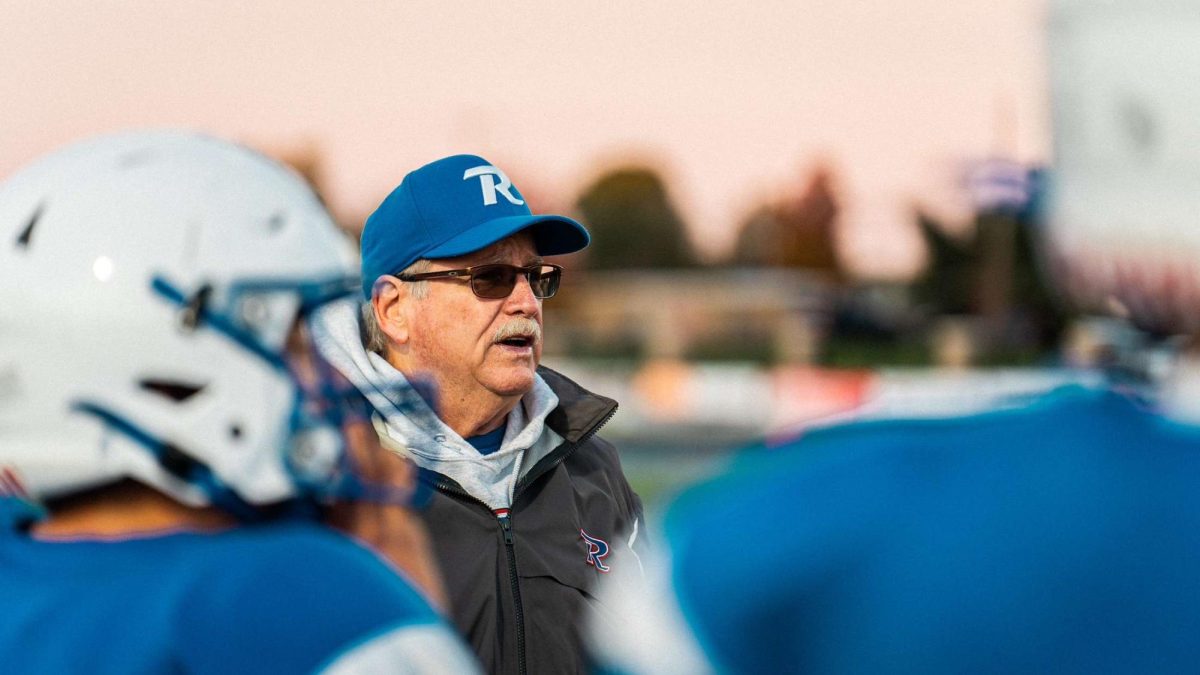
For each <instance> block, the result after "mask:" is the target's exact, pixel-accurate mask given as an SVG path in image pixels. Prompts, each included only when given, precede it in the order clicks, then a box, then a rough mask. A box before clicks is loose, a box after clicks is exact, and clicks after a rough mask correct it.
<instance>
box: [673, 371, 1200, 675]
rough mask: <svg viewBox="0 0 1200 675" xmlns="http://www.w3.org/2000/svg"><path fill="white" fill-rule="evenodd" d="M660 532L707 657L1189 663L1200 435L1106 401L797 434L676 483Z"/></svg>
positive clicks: (891, 662)
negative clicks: (715, 471)
mask: <svg viewBox="0 0 1200 675" xmlns="http://www.w3.org/2000/svg"><path fill="white" fill-rule="evenodd" d="M665 529H666V532H665V534H666V536H667V538H668V540H669V542H670V546H671V553H672V565H673V569H672V573H673V584H674V589H675V594H676V596H677V597H676V600H677V601H678V604H679V606H680V608H681V610H682V612H683V615H684V617H685V618H686V620H687V622H688V624H689V625H690V627H691V628H692V630H693V631H694V633H695V636H696V638H697V640H698V642H699V644H700V645H701V646H702V647H703V649H704V650H705V652H706V653H707V655H708V657H709V658H710V659H711V660H712V661H713V663H714V664H715V665H716V666H717V667H718V668H719V669H721V670H724V671H729V672H793V671H805V672H823V673H830V672H913V673H949V672H1031V671H1038V672H1095V671H1107V672H1113V671H1116V672H1166V671H1175V672H1178V671H1183V670H1192V669H1194V668H1195V666H1196V664H1197V663H1200V640H1198V639H1196V636H1197V634H1198V631H1200V430H1197V429H1196V428H1193V427H1188V426H1183V425H1179V424H1176V423H1173V422H1171V421H1168V420H1166V419H1164V418H1161V417H1159V416H1156V415H1154V414H1151V413H1148V412H1145V411H1143V410H1141V409H1139V408H1138V407H1137V406H1136V405H1135V404H1133V403H1131V402H1129V401H1128V400H1126V399H1124V398H1122V397H1120V396H1117V395H1115V394H1110V393H1102V392H1094V391H1084V390H1072V391H1065V392H1058V393H1054V394H1051V395H1050V396H1048V397H1047V398H1046V399H1044V400H1042V401H1040V402H1038V403H1037V404H1036V405H1035V406H1033V407H1031V408H1028V409H1025V410H1014V411H1008V412H996V413H990V414H985V415H979V416H974V417H967V418H960V419H951V420H923V421H890V422H868V423H861V424H855V425H849V426H845V427H839V428H832V429H828V430H823V431H818V432H814V433H812V434H809V435H806V436H804V437H802V438H801V439H799V440H797V441H796V442H794V443H792V444H790V445H788V446H784V447H782V448H779V449H777V450H774V451H758V452H753V453H751V454H750V456H749V457H747V458H746V459H745V460H744V461H742V462H741V463H740V466H739V467H738V468H737V469H736V470H734V471H733V472H731V473H730V474H728V475H726V476H724V477H720V478H717V479H715V480H713V481H711V482H709V483H707V484H704V485H701V486H699V487H697V488H694V489H692V490H690V491H689V492H687V493H685V494H684V495H683V496H682V497H681V498H680V499H679V500H678V501H677V502H676V503H675V504H674V505H673V506H672V508H671V510H670V511H669V513H668V515H667V519H666V526H665Z"/></svg>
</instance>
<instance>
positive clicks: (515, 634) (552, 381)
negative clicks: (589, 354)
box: [424, 369, 641, 673]
mask: <svg viewBox="0 0 1200 675" xmlns="http://www.w3.org/2000/svg"><path fill="white" fill-rule="evenodd" d="M540 372H541V375H542V377H543V379H544V380H545V381H546V382H547V384H548V385H549V386H550V388H551V389H553V390H554V392H555V393H556V394H557V395H558V398H559V405H558V407H556V408H555V409H554V410H553V412H551V413H550V415H549V416H548V417H547V418H546V426H547V427H549V428H550V429H551V430H553V431H554V432H555V433H557V434H558V435H560V436H561V437H562V442H561V443H560V444H559V445H558V446H557V447H555V448H554V449H553V450H552V451H551V452H550V453H549V454H547V455H546V456H544V457H542V458H541V459H540V460H539V461H538V462H537V463H536V464H534V465H533V466H532V467H531V468H530V469H529V470H528V471H527V472H525V473H524V474H523V475H522V476H521V477H520V479H519V480H518V481H517V483H516V490H515V493H514V497H513V501H512V506H511V508H510V509H509V510H508V511H507V512H506V513H505V512H504V511H500V512H499V513H497V512H494V511H493V510H491V509H489V508H488V507H487V505H485V504H483V503H482V502H480V501H478V500H476V499H475V498H473V497H472V496H471V495H469V494H467V493H466V492H465V491H464V490H463V489H462V488H461V487H460V486H459V485H458V483H456V482H455V481H454V480H452V479H450V478H447V477H445V476H440V475H439V476H438V477H437V478H436V479H435V480H434V481H433V482H434V483H435V485H434V487H435V489H436V491H435V493H434V497H433V499H432V502H431V504H430V506H429V508H428V509H427V510H426V511H425V512H424V519H425V525H426V526H427V527H428V529H429V532H430V534H431V536H432V539H433V545H434V548H435V551H436V555H437V558H438V561H439V562H440V563H441V567H442V573H443V575H444V577H445V582H446V587H447V591H448V593H449V597H450V606H451V610H452V611H451V614H452V618H453V620H454V623H455V624H457V625H458V628H459V630H460V631H461V632H462V634H463V635H464V636H465V637H466V639H467V641H468V642H469V643H470V645H471V647H472V648H473V649H474V650H475V652H476V654H478V656H479V658H480V661H481V662H482V664H483V667H484V669H485V670H486V671H488V672H494V673H575V672H582V671H584V670H585V662H584V650H583V647H582V646H581V635H580V632H581V628H582V627H581V620H582V616H583V613H584V611H585V610H586V609H587V606H588V604H589V603H588V601H589V600H592V596H593V592H594V590H595V587H596V584H597V582H598V581H599V580H600V578H601V577H602V576H603V575H604V574H605V573H606V572H607V571H609V570H611V566H612V565H617V564H635V563H636V562H637V561H636V558H635V557H634V556H625V557H623V558H621V559H620V560H619V561H614V558H617V557H619V556H613V557H609V554H610V553H612V552H615V551H616V550H617V549H618V547H621V548H626V547H628V548H633V547H634V546H635V544H637V533H636V529H635V528H636V527H637V526H638V522H639V520H640V516H641V502H640V501H639V499H638V497H637V495H636V494H634V492H633V490H632V489H630V487H629V484H628V483H627V482H626V480H625V476H624V475H623V474H622V472H621V464H620V460H619V459H618V458H617V452H616V449H615V448H613V446H612V445H611V444H609V443H608V442H606V441H604V440H603V439H601V438H599V437H597V436H596V435H595V433H596V431H597V430H598V429H599V428H600V426H601V425H603V424H604V422H605V421H607V420H608V418H610V417H611V416H612V415H613V413H614V412H615V411H616V407H617V406H616V403H615V402H613V401H612V400H611V399H607V398H604V397H601V396H596V395H594V394H591V393H590V392H587V391H586V390H584V389H583V388H581V387H580V386H579V385H577V384H575V383H574V382H572V381H570V380H568V379H567V378H565V377H563V376H562V375H559V374H558V373H555V372H553V371H551V370H548V369H541V371H540ZM435 475H436V474H435Z"/></svg>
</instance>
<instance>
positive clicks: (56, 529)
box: [0, 132, 474, 673]
mask: <svg viewBox="0 0 1200 675" xmlns="http://www.w3.org/2000/svg"><path fill="white" fill-rule="evenodd" d="M356 287H357V279H356V274H355V261H354V257H353V254H352V249H351V248H350V246H349V244H348V242H346V241H344V240H343V238H342V237H341V236H340V235H339V233H338V232H337V230H336V227H335V226H334V224H333V222H332V221H331V220H330V218H329V216H328V214H327V213H326V212H325V210H324V209H323V208H322V206H321V204H320V203H319V201H318V199H317V198H316V196H315V195H314V194H313V193H312V192H311V191H310V190H309V189H308V188H307V186H306V185H305V184H304V183H303V181H302V180H301V179H300V178H298V177H297V176H296V175H295V174H293V173H292V172H290V171H288V170H286V169H285V168H283V167H282V166H280V165H278V164H276V163H274V162H272V161H270V160H268V159H266V158H265V157H262V156H261V155H258V154H256V153H254V152H251V151H249V150H246V149H243V148H240V147H237V146H234V145H230V144H228V143H225V142H223V141H219V140H216V139H212V138H207V137H203V136H198V135H191V134H186V133H177V132H149V133H129V134H122V135H117V136H111V137H105V138H101V139H98V140H94V141H89V142H84V143H80V144H78V145H75V146H73V147H70V148H68V149H66V150H62V151H60V152H58V153H55V154H52V155H51V156H49V157H47V158H45V159H43V160H41V161H39V162H36V163H34V164H33V165H32V166H30V167H28V168H27V169H25V170H23V171H21V172H19V173H18V174H16V175H15V176H13V177H12V178H11V179H10V180H8V181H7V182H5V183H3V184H0V476H2V478H0V515H2V516H3V518H0V520H2V521H3V528H0V607H3V608H4V610H3V613H2V615H0V663H2V664H3V670H5V671H6V672H15V673H16V672H19V673H62V672H91V673H134V672H138V673H143V672H144V673H150V672H189V673H206V672H207V673H218V672H219V673H228V672H313V671H316V670H324V671H327V672H405V673H409V672H439V673H440V672H458V671H460V670H465V671H467V672H470V671H472V670H473V668H474V666H473V665H472V662H471V660H470V657H469V656H468V654H467V652H466V650H465V647H464V646H463V645H462V644H461V642H460V641H459V640H458V638H457V637H455V636H454V635H453V633H452V631H451V630H450V628H449V627H448V626H447V625H446V624H445V623H444V622H443V620H442V619H441V618H440V617H439V615H438V614H437V613H436V612H435V611H434V609H432V607H431V605H430V599H431V598H436V597H437V595H438V593H439V591H438V586H437V576H436V571H435V570H433V569H432V568H431V567H430V566H429V563H428V560H429V555H428V552H427V551H422V550H421V546H422V545H423V534H422V533H421V531H420V528H419V526H417V525H416V523H415V522H414V518H413V517H411V516H410V515H409V513H408V507H409V504H410V500H411V498H412V496H413V488H412V486H413V484H414V481H413V477H412V475H411V470H410V468H409V467H408V466H406V465H405V464H404V463H402V462H400V461H398V460H396V459H395V458H393V457H392V456H391V455H390V453H386V452H383V451H381V450H380V449H379V448H378V447H376V446H374V445H373V442H374V441H373V439H374V438H375V435H374V433H373V431H372V430H371V429H370V427H369V426H366V425H365V423H364V422H363V421H362V419H363V415H364V413H365V411H364V410H363V409H362V404H361V402H360V401H359V400H358V399H356V398H355V397H354V396H351V395H349V394H348V393H347V392H348V391H352V390H348V389H346V388H343V387H341V386H340V385H339V384H338V382H337V381H336V380H334V379H331V378H329V377H327V375H328V374H329V369H328V368H327V367H326V366H325V365H324V364H323V363H322V362H321V361H320V359H319V358H317V357H316V356H315V354H314V352H313V350H312V349H310V347H309V344H308V340H309V337H308V329H307V321H308V317H309V316H310V314H311V313H312V311H313V310H314V309H316V308H317V307H319V306H321V305H322V304H323V303H325V302H327V301H329V300H332V299H334V298H338V297H342V296H344V295H345V294H346V293H348V292H351V291H352V290H353V289H354V288H356ZM322 519H326V520H330V521H335V522H337V523H339V524H340V525H341V526H343V528H344V529H346V530H347V531H348V532H349V533H350V534H351V535H353V536H354V537H356V538H358V539H359V540H360V541H362V542H365V543H367V544H371V545H373V546H374V547H376V548H377V549H378V551H379V552H380V553H383V554H386V555H388V557H389V558H390V559H391V562H394V563H397V564H398V565H402V566H404V567H405V568H406V569H407V571H408V572H409V573H410V574H411V575H412V576H411V578H412V579H415V580H417V581H419V582H421V583H423V584H424V585H425V588H426V589H427V592H426V593H422V592H420V591H418V590H417V588H416V587H415V586H414V585H413V584H412V583H410V582H409V581H406V580H405V579H404V578H403V577H402V576H400V575H399V574H397V570H396V569H395V568H394V567H393V566H392V565H390V564H389V563H388V562H386V561H385V559H384V558H381V557H380V556H379V555H377V553H376V552H372V551H371V550H368V549H367V548H365V547H363V546H361V545H360V544H359V543H356V542H354V541H352V540H351V538H349V537H347V536H344V535H343V534H341V533H338V532H336V531H334V530H333V529H332V528H331V527H328V526H326V525H324V524H323V523H322V522H321V521H322Z"/></svg>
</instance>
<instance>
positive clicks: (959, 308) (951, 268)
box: [912, 214, 979, 314]
mask: <svg viewBox="0 0 1200 675" xmlns="http://www.w3.org/2000/svg"><path fill="white" fill-rule="evenodd" d="M917 225H918V226H919V227H920V229H921V235H922V237H923V238H924V240H925V247H926V249H927V250H928V251H929V264H928V266H927V267H926V268H925V271H924V273H923V274H922V275H921V276H920V278H918V279H917V280H916V281H915V282H913V287H912V290H913V299H914V300H915V301H916V302H917V303H918V304H920V305H925V306H926V307H928V308H929V309H930V310H931V311H932V313H935V314H968V313H971V312H973V311H975V309H976V301H975V295H976V284H977V277H978V275H979V271H978V268H979V262H978V260H979V252H978V251H977V250H976V249H977V246H976V244H975V239H974V238H973V237H972V238H966V239H960V238H957V237H954V236H952V235H950V234H947V233H946V231H945V229H944V228H943V227H942V226H941V225H939V224H937V223H936V222H934V221H933V219H932V218H930V217H928V216H926V215H924V214H919V215H918V216H917Z"/></svg>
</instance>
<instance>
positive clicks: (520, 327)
mask: <svg viewBox="0 0 1200 675" xmlns="http://www.w3.org/2000/svg"><path fill="white" fill-rule="evenodd" d="M514 337H531V338H533V344H535V345H536V344H540V343H541V341H542V327H541V326H539V325H538V322H536V321H534V320H533V319H513V320H512V321H509V322H508V323H506V324H504V325H503V326H500V327H499V328H497V329H496V334H495V335H494V336H492V342H501V341H503V340H507V339H509V338H514Z"/></svg>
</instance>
